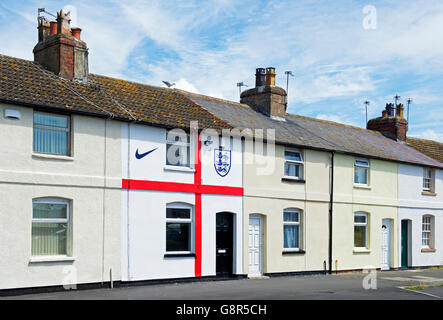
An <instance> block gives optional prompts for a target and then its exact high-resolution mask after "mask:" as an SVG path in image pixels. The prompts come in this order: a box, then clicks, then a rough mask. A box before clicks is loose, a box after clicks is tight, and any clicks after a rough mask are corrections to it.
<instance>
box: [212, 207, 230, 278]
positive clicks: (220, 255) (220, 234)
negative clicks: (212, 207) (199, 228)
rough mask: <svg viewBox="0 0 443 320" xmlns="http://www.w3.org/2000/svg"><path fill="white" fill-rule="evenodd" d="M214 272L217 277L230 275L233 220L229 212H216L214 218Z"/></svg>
mask: <svg viewBox="0 0 443 320" xmlns="http://www.w3.org/2000/svg"><path fill="white" fill-rule="evenodd" d="M216 224H217V226H216V232H217V240H216V255H217V258H216V273H217V276H219V277H228V276H230V275H232V263H233V261H232V257H233V242H234V240H233V235H234V234H233V231H232V229H233V221H232V214H231V213H229V212H220V213H217V218H216Z"/></svg>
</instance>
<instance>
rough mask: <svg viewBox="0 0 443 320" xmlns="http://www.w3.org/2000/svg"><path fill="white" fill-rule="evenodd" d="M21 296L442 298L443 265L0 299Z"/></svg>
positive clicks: (41, 296)
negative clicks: (441, 266)
mask: <svg viewBox="0 0 443 320" xmlns="http://www.w3.org/2000/svg"><path fill="white" fill-rule="evenodd" d="M423 286H426V287H423ZM409 287H416V288H414V290H410V289H408V288H409ZM419 288H420V289H419ZM23 299H25V300H27V299H30V300H184V299H185V300H276V299H278V300H348V299H351V300H440V301H443V269H422V270H401V271H382V272H374V273H361V272H359V273H357V272H356V273H346V274H332V275H309V276H299V275H297V276H285V277H270V278H267V279H242V280H225V281H202V282H188V283H175V284H160V285H158V284H157V285H144V286H129V287H119V288H114V289H94V290H69V291H63V292H54V293H40V294H29V295H21V296H10V297H0V300H23Z"/></svg>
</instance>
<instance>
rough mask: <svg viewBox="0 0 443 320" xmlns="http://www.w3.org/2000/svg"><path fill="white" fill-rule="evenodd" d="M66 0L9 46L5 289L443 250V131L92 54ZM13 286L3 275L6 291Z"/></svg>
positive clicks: (424, 261)
mask: <svg viewBox="0 0 443 320" xmlns="http://www.w3.org/2000/svg"><path fill="white" fill-rule="evenodd" d="M69 19H70V18H69V14H65V13H64V12H62V11H61V12H59V13H58V17H57V21H56V22H51V23H49V22H47V21H46V20H44V19H41V20H40V22H39V26H38V30H39V41H38V43H37V45H36V46H35V47H34V61H27V60H22V59H18V58H14V57H8V56H4V55H0V150H1V154H2V156H1V157H0V195H1V197H0V253H1V259H0V289H1V290H3V292H7V291H8V290H9V289H22V288H36V287H38V288H42V287H52V286H61V285H66V284H67V283H69V284H73V283H75V284H79V285H80V284H100V285H101V284H106V285H107V284H108V283H109V282H118V283H133V282H138V281H149V280H168V279H169V280H170V279H174V280H175V279H200V278H201V279H205V278H212V277H227V276H236V277H246V276H251V277H252V276H261V275H279V274H292V273H304V272H333V271H349V270H362V269H365V268H376V269H382V270H389V269H397V268H402V267H418V266H439V265H443V234H442V233H443V198H442V193H443V162H442V161H443V152H442V151H443V145H442V144H441V143H438V142H434V141H429V140H420V139H415V138H409V137H407V136H406V132H407V121H406V120H405V119H404V117H403V106H402V105H397V106H393V105H391V104H388V105H387V106H386V109H385V110H383V112H382V114H381V116H380V117H378V118H375V119H372V120H370V121H369V122H368V128H367V129H362V128H357V127H352V126H347V125H343V124H340V123H334V122H330V121H322V120H317V119H313V118H308V117H302V116H297V115H294V114H290V113H287V111H286V107H287V103H286V92H285V90H284V89H282V88H280V87H278V86H276V85H275V69H274V68H267V69H262V68H258V69H257V70H256V74H255V77H256V79H255V80H256V86H255V88H252V89H248V90H246V91H244V92H242V94H241V102H240V103H236V102H232V101H226V100H221V99H216V98H212V97H207V96H203V95H198V94H194V93H189V92H185V91H181V90H176V89H169V88H168V89H167V88H160V87H154V86H150V85H145V84H139V83H133V82H129V81H123V80H119V79H113V78H108V77H105V76H101V75H95V74H91V73H89V72H88V49H87V46H86V43H85V42H84V41H82V40H81V37H80V30H79V29H71V28H70V25H69ZM5 290H6V291H5Z"/></svg>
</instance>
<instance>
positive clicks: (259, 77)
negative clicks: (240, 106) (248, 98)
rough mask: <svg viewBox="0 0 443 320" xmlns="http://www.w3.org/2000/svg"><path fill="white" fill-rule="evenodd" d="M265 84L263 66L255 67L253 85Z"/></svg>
mask: <svg viewBox="0 0 443 320" xmlns="http://www.w3.org/2000/svg"><path fill="white" fill-rule="evenodd" d="M265 84H266V71H265V69H264V68H257V69H255V87H261V86H264V85H265Z"/></svg>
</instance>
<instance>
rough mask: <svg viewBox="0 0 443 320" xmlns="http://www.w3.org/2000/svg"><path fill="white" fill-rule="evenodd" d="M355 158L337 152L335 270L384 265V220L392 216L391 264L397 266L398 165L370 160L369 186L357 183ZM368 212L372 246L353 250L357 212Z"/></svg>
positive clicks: (334, 235) (335, 178) (334, 224)
mask: <svg viewBox="0 0 443 320" xmlns="http://www.w3.org/2000/svg"><path fill="white" fill-rule="evenodd" d="M354 160H355V157H353V156H347V155H340V154H336V155H335V161H334V163H335V166H334V207H333V232H332V236H333V242H332V243H333V249H332V257H333V270H336V260H338V261H337V268H338V270H351V269H362V268H369V267H372V268H374V267H375V268H380V267H381V240H382V233H381V231H382V220H383V219H391V222H392V229H391V233H392V239H391V267H392V268H396V267H398V246H397V245H396V244H397V243H398V232H397V230H398V213H397V210H398V200H397V199H398V197H397V193H398V192H397V190H398V187H397V167H398V165H397V164H396V163H394V162H388V161H381V160H373V159H371V160H370V173H369V185H368V187H359V186H355V185H354ZM355 212H365V213H368V214H369V246H368V250H367V251H365V252H357V250H354V213H355Z"/></svg>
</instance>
